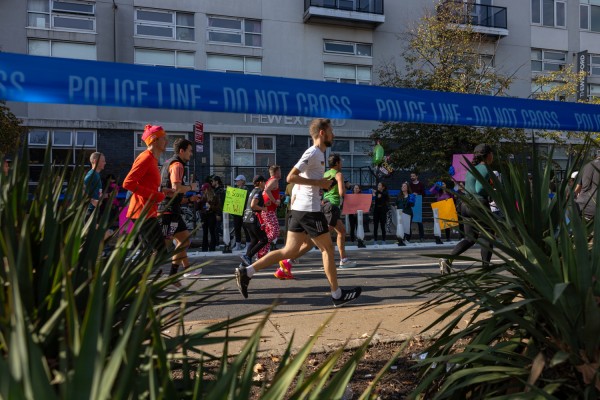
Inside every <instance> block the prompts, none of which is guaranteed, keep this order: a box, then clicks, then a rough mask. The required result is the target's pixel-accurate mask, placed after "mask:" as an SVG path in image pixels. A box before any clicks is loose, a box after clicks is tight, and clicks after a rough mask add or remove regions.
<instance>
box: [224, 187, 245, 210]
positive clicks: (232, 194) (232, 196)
mask: <svg viewBox="0 0 600 400" xmlns="http://www.w3.org/2000/svg"><path fill="white" fill-rule="evenodd" d="M246 192H247V190H245V189H238V188H234V187H231V186H227V191H226V192H225V204H224V205H223V211H224V212H226V213H229V214H233V215H243V214H244V208H245V207H246Z"/></svg>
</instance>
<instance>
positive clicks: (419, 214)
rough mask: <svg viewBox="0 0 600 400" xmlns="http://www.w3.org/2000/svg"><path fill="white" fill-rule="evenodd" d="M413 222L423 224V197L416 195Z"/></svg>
mask: <svg viewBox="0 0 600 400" xmlns="http://www.w3.org/2000/svg"><path fill="white" fill-rule="evenodd" d="M412 209H413V217H412V222H423V196H421V195H420V194H416V195H415V205H414V206H413V208H412Z"/></svg>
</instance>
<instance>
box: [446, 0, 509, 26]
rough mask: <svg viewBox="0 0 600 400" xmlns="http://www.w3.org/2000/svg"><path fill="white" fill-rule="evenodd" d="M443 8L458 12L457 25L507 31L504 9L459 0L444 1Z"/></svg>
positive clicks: (505, 10) (505, 11) (505, 9)
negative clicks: (446, 7) (447, 7)
mask: <svg viewBox="0 0 600 400" xmlns="http://www.w3.org/2000/svg"><path fill="white" fill-rule="evenodd" d="M444 6H449V7H453V9H455V10H457V11H460V18H461V20H460V21H459V23H462V24H464V25H473V26H475V27H477V26H481V27H486V28H495V29H504V30H506V29H507V26H508V25H507V20H506V14H507V8H506V7H498V6H488V5H484V4H474V3H470V2H469V3H467V2H464V1H460V0H446V1H445V2H444Z"/></svg>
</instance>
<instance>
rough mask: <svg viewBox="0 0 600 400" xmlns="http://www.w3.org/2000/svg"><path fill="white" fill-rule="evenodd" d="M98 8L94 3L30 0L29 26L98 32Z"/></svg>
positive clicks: (74, 0)
mask: <svg viewBox="0 0 600 400" xmlns="http://www.w3.org/2000/svg"><path fill="white" fill-rule="evenodd" d="M95 14H96V6H95V4H94V3H92V2H84V1H76V0H71V1H59V0H28V1H27V26H28V27H30V28H43V29H57V30H69V31H84V32H95V31H96V15H95Z"/></svg>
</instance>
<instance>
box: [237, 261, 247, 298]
mask: <svg viewBox="0 0 600 400" xmlns="http://www.w3.org/2000/svg"><path fill="white" fill-rule="evenodd" d="M235 283H237V287H238V290H239V291H240V293H241V294H242V296H244V298H245V299H247V298H248V285H249V284H250V278H248V273H247V272H246V267H244V266H243V265H242V264H240V266H239V267H237V268H236V269H235Z"/></svg>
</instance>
